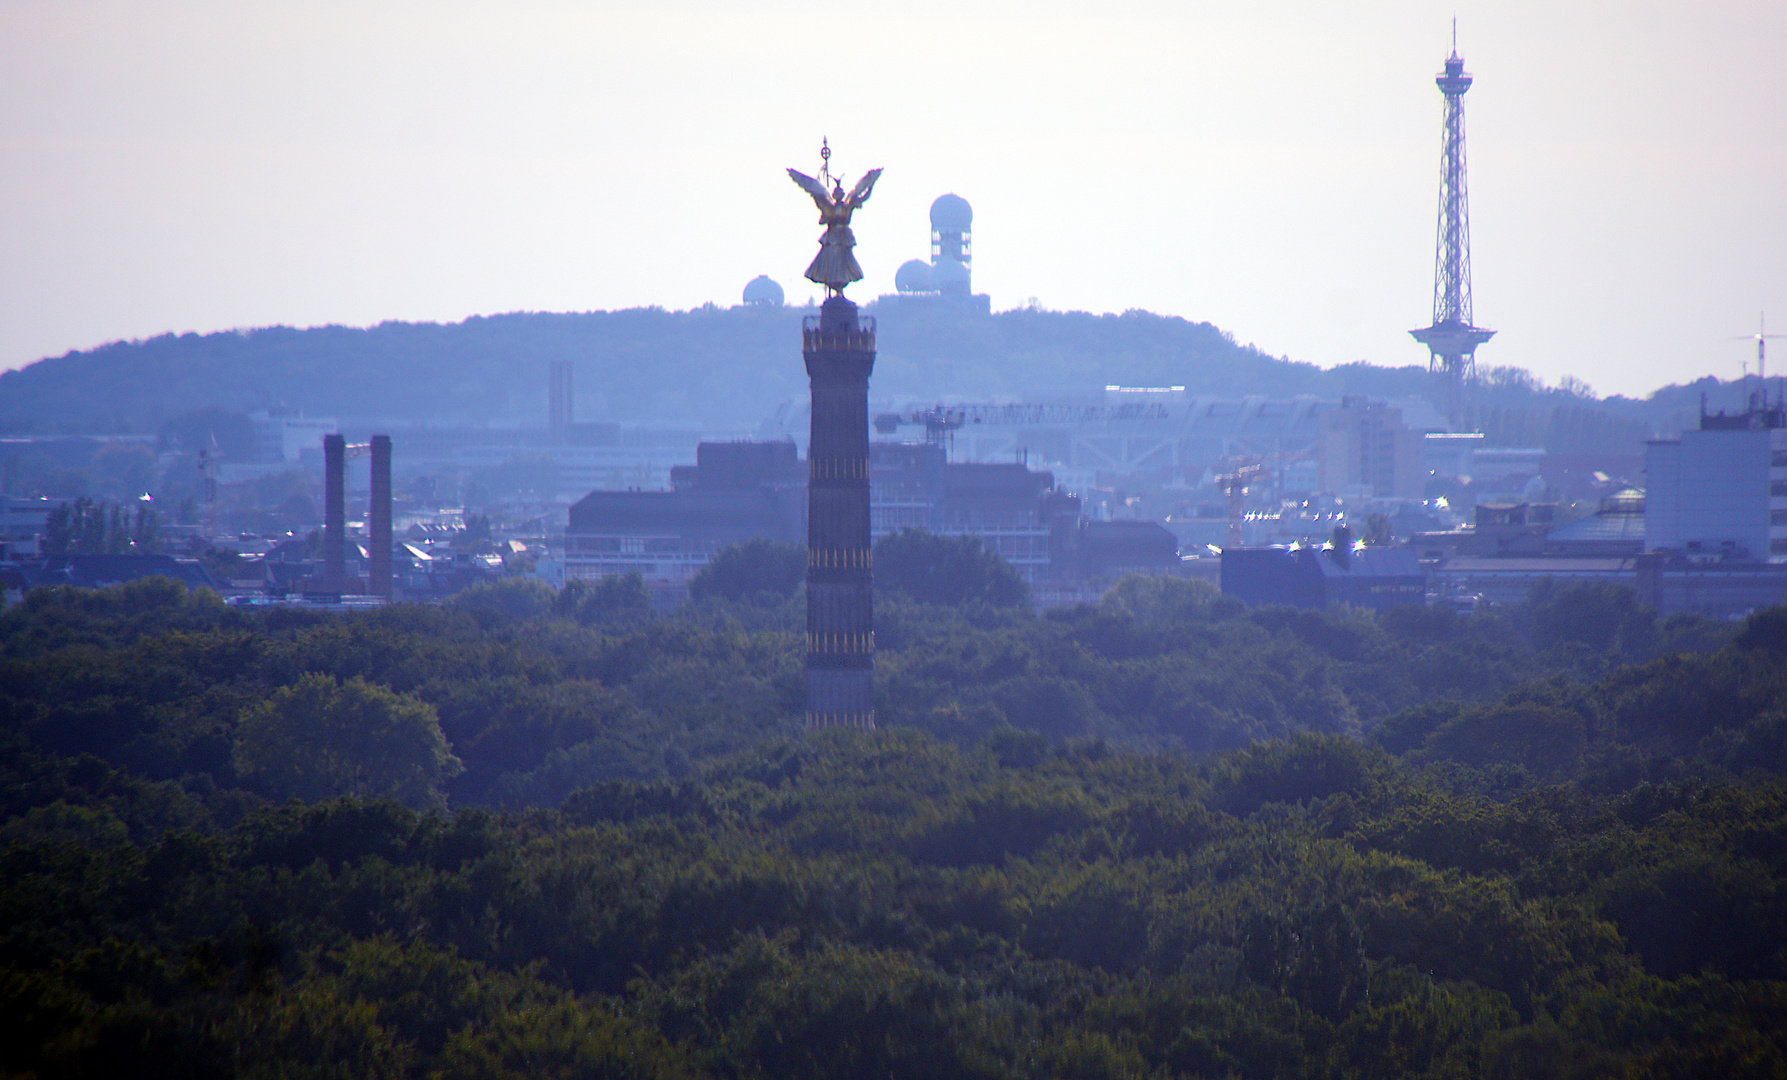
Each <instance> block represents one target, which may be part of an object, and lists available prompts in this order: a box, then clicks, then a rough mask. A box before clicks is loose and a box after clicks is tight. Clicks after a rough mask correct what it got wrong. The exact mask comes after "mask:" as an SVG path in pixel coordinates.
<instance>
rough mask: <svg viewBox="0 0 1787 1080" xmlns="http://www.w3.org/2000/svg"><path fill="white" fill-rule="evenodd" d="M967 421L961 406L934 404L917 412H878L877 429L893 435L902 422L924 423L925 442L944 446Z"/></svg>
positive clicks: (879, 432)
mask: <svg viewBox="0 0 1787 1080" xmlns="http://www.w3.org/2000/svg"><path fill="white" fill-rule="evenodd" d="M966 422H967V413H966V411H965V410H963V409H962V408H961V407H960V406H955V405H933V406H932V407H930V408H928V409H919V410H917V411H916V412H907V413H876V414H875V431H876V432H877V433H878V434H881V435H892V434H893V433H894V431H895V430H897V429H898V428H899V427H900V426H901V425H902V424H910V425H922V426H923V427H924V429H925V442H928V443H935V444H936V445H938V446H942V445H943V444H945V443H948V442H951V441H953V436H954V435H955V433H956V429H958V428H960V427H961V426H962V425H963V424H964V423H966Z"/></svg>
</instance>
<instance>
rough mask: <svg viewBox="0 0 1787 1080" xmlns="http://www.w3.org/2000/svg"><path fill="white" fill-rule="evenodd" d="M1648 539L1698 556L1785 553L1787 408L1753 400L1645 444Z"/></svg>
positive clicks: (1775, 556) (1650, 545) (1767, 557)
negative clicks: (1749, 405) (1738, 410)
mask: <svg viewBox="0 0 1787 1080" xmlns="http://www.w3.org/2000/svg"><path fill="white" fill-rule="evenodd" d="M1644 467H1645V474H1646V483H1645V510H1644V546H1645V550H1646V551H1673V552H1680V553H1681V554H1682V555H1683V556H1685V557H1687V558H1689V559H1692V560H1700V561H1705V560H1724V561H1736V562H1743V561H1774V562H1781V561H1787V410H1783V408H1782V407H1781V406H1779V405H1776V406H1772V407H1770V406H1767V405H1765V404H1763V403H1760V402H1757V403H1753V406H1752V408H1751V409H1749V410H1748V411H1746V412H1743V413H1738V414H1736V415H1731V416H1727V415H1725V414H1723V413H1720V414H1717V415H1703V416H1702V417H1701V419H1700V428H1699V429H1698V430H1696V431H1684V432H1682V434H1681V437H1680V438H1676V439H1655V440H1652V441H1651V442H1650V443H1648V444H1647V445H1646V447H1645V460H1644Z"/></svg>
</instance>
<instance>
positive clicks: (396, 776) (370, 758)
mask: <svg viewBox="0 0 1787 1080" xmlns="http://www.w3.org/2000/svg"><path fill="white" fill-rule="evenodd" d="M235 765H236V771H237V772H238V773H239V774H240V775H241V776H242V777H243V778H244V779H245V780H247V781H248V782H249V783H251V784H253V785H255V786H257V787H259V788H261V789H262V790H263V791H266V792H267V793H268V794H270V795H273V796H275V797H277V798H299V799H303V800H305V801H308V802H315V801H318V800H321V799H328V798H334V797H337V796H344V795H345V796H351V797H354V798H383V799H395V800H397V801H398V802H401V803H403V804H405V805H407V806H412V807H417V808H425V807H431V806H440V805H442V804H443V802H444V799H443V797H442V795H441V784H442V783H444V782H445V781H446V780H448V779H450V778H452V777H453V776H455V775H457V774H458V773H459V772H460V771H461V769H462V768H463V766H462V765H461V764H460V761H459V759H458V758H456V757H454V756H453V750H452V747H450V746H449V745H448V744H447V739H446V736H445V735H443V734H442V733H441V725H440V718H439V717H438V716H437V715H436V714H435V710H434V706H432V705H430V704H428V703H427V702H424V701H421V700H419V699H417V698H415V697H412V696H410V695H408V694H398V693H394V692H393V691H391V690H390V689H389V688H387V687H384V686H380V685H379V684H377V683H371V682H367V681H366V680H365V679H362V678H360V677H359V676H355V677H354V678H352V679H349V680H348V681H347V682H345V683H338V682H336V681H335V679H334V678H333V677H331V676H329V675H320V674H315V673H311V674H306V675H302V676H300V677H299V679H298V681H297V682H295V683H293V684H292V685H290V686H287V687H284V688H282V689H280V690H279V691H277V692H276V693H274V695H273V696H272V698H270V699H269V700H267V701H265V702H262V703H261V704H259V705H257V706H254V707H252V708H250V709H248V710H246V711H245V712H244V713H243V715H242V719H241V723H240V726H239V727H238V729H237V733H236V745H235Z"/></svg>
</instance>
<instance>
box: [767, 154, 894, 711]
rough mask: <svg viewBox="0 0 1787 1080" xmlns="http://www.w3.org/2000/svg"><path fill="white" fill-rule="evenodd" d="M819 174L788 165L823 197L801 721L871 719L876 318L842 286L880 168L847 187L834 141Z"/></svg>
mask: <svg viewBox="0 0 1787 1080" xmlns="http://www.w3.org/2000/svg"><path fill="white" fill-rule="evenodd" d="M819 156H820V161H821V167H820V169H819V176H818V178H814V177H811V176H807V175H805V174H804V173H800V172H796V171H795V170H793V169H789V170H788V175H789V177H790V178H791V179H793V181H794V182H795V183H797V184H799V185H800V186H801V188H802V189H804V190H805V191H806V192H807V194H809V195H811V196H812V197H813V202H814V203H815V204H817V205H818V207H819V223H820V224H821V225H824V226H825V233H824V235H822V236H821V237H820V238H819V254H818V256H817V257H815V258H814V259H813V264H812V265H811V266H809V267H807V275H806V276H807V279H808V280H809V281H813V282H815V283H817V284H820V285H823V286H825V289H826V292H827V296H826V298H825V302H824V303H823V304H822V305H820V308H819V317H818V318H817V319H815V318H813V317H812V316H808V317H807V318H806V319H805V320H804V322H803V324H802V327H801V350H802V353H803V355H804V356H805V358H806V362H807V378H808V381H809V383H810V385H811V387H812V395H813V410H812V411H813V427H812V436H811V439H810V440H809V442H808V444H807V665H806V666H807V728H808V730H813V729H817V728H822V727H829V726H833V725H846V726H849V727H857V728H863V729H865V730H866V729H872V728H874V726H875V705H874V688H873V676H874V670H875V624H874V596H873V591H872V582H871V567H870V555H869V549H870V543H869V373H870V372H871V371H872V370H874V367H875V320H873V319H871V318H867V317H862V318H859V317H858V316H857V314H856V305H855V304H853V303H851V302H850V301H849V300H847V299H845V298H844V287H845V286H847V285H849V284H850V283H851V282H853V281H861V280H862V267H861V266H859V265H857V262H856V256H855V254H854V253H853V252H852V251H851V249H852V248H853V247H855V246H856V237H855V236H854V235H853V234H852V233H851V231H850V216H851V214H853V213H854V212H855V211H856V209H857V208H858V207H860V206H861V205H862V204H863V203H865V202H867V201H868V199H869V192H870V191H872V190H873V189H874V187H875V181H876V180H877V179H878V178H879V177H880V176H881V170H880V169H871V170H869V172H868V173H866V174H864V176H863V177H862V179H861V180H858V181H857V182H856V186H855V187H854V188H852V189H851V191H850V193H849V194H848V195H846V194H844V185H843V183H842V181H841V180H838V179H835V178H833V177H832V175H831V171H830V166H831V146H830V143H829V142H827V143H826V144H825V145H824V146H823V147H822V148H821V149H820V151H819Z"/></svg>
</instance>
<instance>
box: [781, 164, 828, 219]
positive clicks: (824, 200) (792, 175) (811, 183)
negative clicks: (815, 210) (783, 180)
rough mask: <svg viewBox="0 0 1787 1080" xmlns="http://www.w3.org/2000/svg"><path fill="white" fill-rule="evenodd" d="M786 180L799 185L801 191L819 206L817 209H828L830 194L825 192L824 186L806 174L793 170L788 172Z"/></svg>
mask: <svg viewBox="0 0 1787 1080" xmlns="http://www.w3.org/2000/svg"><path fill="white" fill-rule="evenodd" d="M788 179H790V180H792V181H794V182H795V183H797V184H799V185H800V186H801V190H803V191H805V192H806V193H807V194H808V195H811V196H812V197H813V201H814V202H816V203H818V204H819V209H821V210H825V209H828V208H830V206H831V192H829V191H827V190H825V185H824V184H821V183H820V182H819V181H817V180H815V179H813V178H812V177H810V176H808V175H807V174H806V173H803V172H796V171H794V170H793V169H789V170H788Z"/></svg>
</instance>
